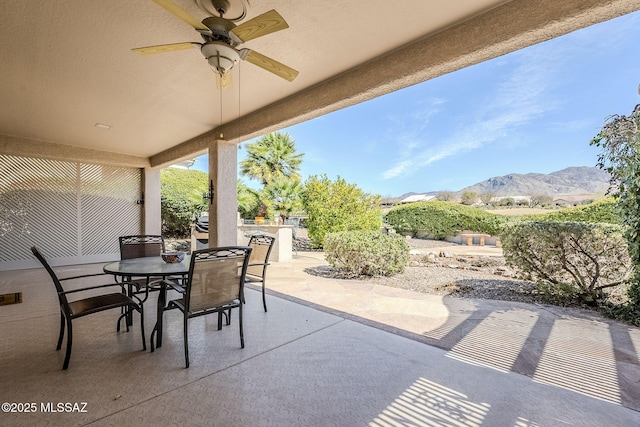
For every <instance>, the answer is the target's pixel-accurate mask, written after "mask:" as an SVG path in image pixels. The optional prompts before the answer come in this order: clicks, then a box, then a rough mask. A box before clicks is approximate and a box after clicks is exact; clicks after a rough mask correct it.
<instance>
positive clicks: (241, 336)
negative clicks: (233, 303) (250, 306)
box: [238, 304, 244, 348]
mask: <svg viewBox="0 0 640 427" xmlns="http://www.w3.org/2000/svg"><path fill="white" fill-rule="evenodd" d="M238 324H239V326H240V348H244V330H243V329H242V304H240V305H239V306H238Z"/></svg>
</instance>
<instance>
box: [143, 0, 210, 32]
mask: <svg viewBox="0 0 640 427" xmlns="http://www.w3.org/2000/svg"><path fill="white" fill-rule="evenodd" d="M153 2H154V3H156V4H157V5H158V6H161V7H163V8H165V9H166V10H167V11H168V12H170V13H172V14H174V15H175V16H177V17H178V18H180V19H182V20H183V21H184V22H186V23H187V24H189V25H191V26H192V27H193V28H195V29H196V30H204V31H209V29H208V28H207V27H206V26H205V25H204V24H203V23H202V22H200V21H198V20H197V19H196V18H194V17H193V16H191V15H189V12H187V11H186V10H184V9H182V8H181V7H180V6H178V5H176V4H175V3H174V2H172V1H171V0H153Z"/></svg>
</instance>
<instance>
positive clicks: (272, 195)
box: [263, 176, 302, 222]
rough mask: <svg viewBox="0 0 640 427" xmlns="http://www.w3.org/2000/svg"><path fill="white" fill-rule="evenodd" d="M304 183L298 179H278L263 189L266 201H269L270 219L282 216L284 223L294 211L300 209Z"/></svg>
mask: <svg viewBox="0 0 640 427" xmlns="http://www.w3.org/2000/svg"><path fill="white" fill-rule="evenodd" d="M301 192H302V183H301V182H300V181H298V180H296V179H291V178H286V177H282V176H280V177H276V178H274V179H273V180H272V181H271V182H270V183H269V184H267V185H265V187H264V189H263V195H264V200H265V201H267V202H266V203H267V206H268V208H269V211H272V212H270V213H269V217H271V216H272V215H271V214H273V215H274V217H275V215H280V218H281V219H282V222H284V220H285V219H287V218H288V217H289V215H291V213H293V212H294V211H296V210H298V209H300V207H301V206H302V202H301V200H300V193H301Z"/></svg>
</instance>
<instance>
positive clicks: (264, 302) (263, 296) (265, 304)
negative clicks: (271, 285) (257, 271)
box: [262, 279, 267, 313]
mask: <svg viewBox="0 0 640 427" xmlns="http://www.w3.org/2000/svg"><path fill="white" fill-rule="evenodd" d="M262 305H263V306H264V312H265V313H266V312H267V298H266V297H265V294H264V279H262Z"/></svg>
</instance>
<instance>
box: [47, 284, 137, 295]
mask: <svg viewBox="0 0 640 427" xmlns="http://www.w3.org/2000/svg"><path fill="white" fill-rule="evenodd" d="M112 286H118V287H119V288H121V289H123V290H124V288H123V286H122V284H121V283H108V284H106V285H97V286H87V287H86V288H80V289H71V290H69V291H64V292H59V294H61V295H66V294H73V293H75V292H83V291H91V290H93V289H101V288H109V287H112Z"/></svg>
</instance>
